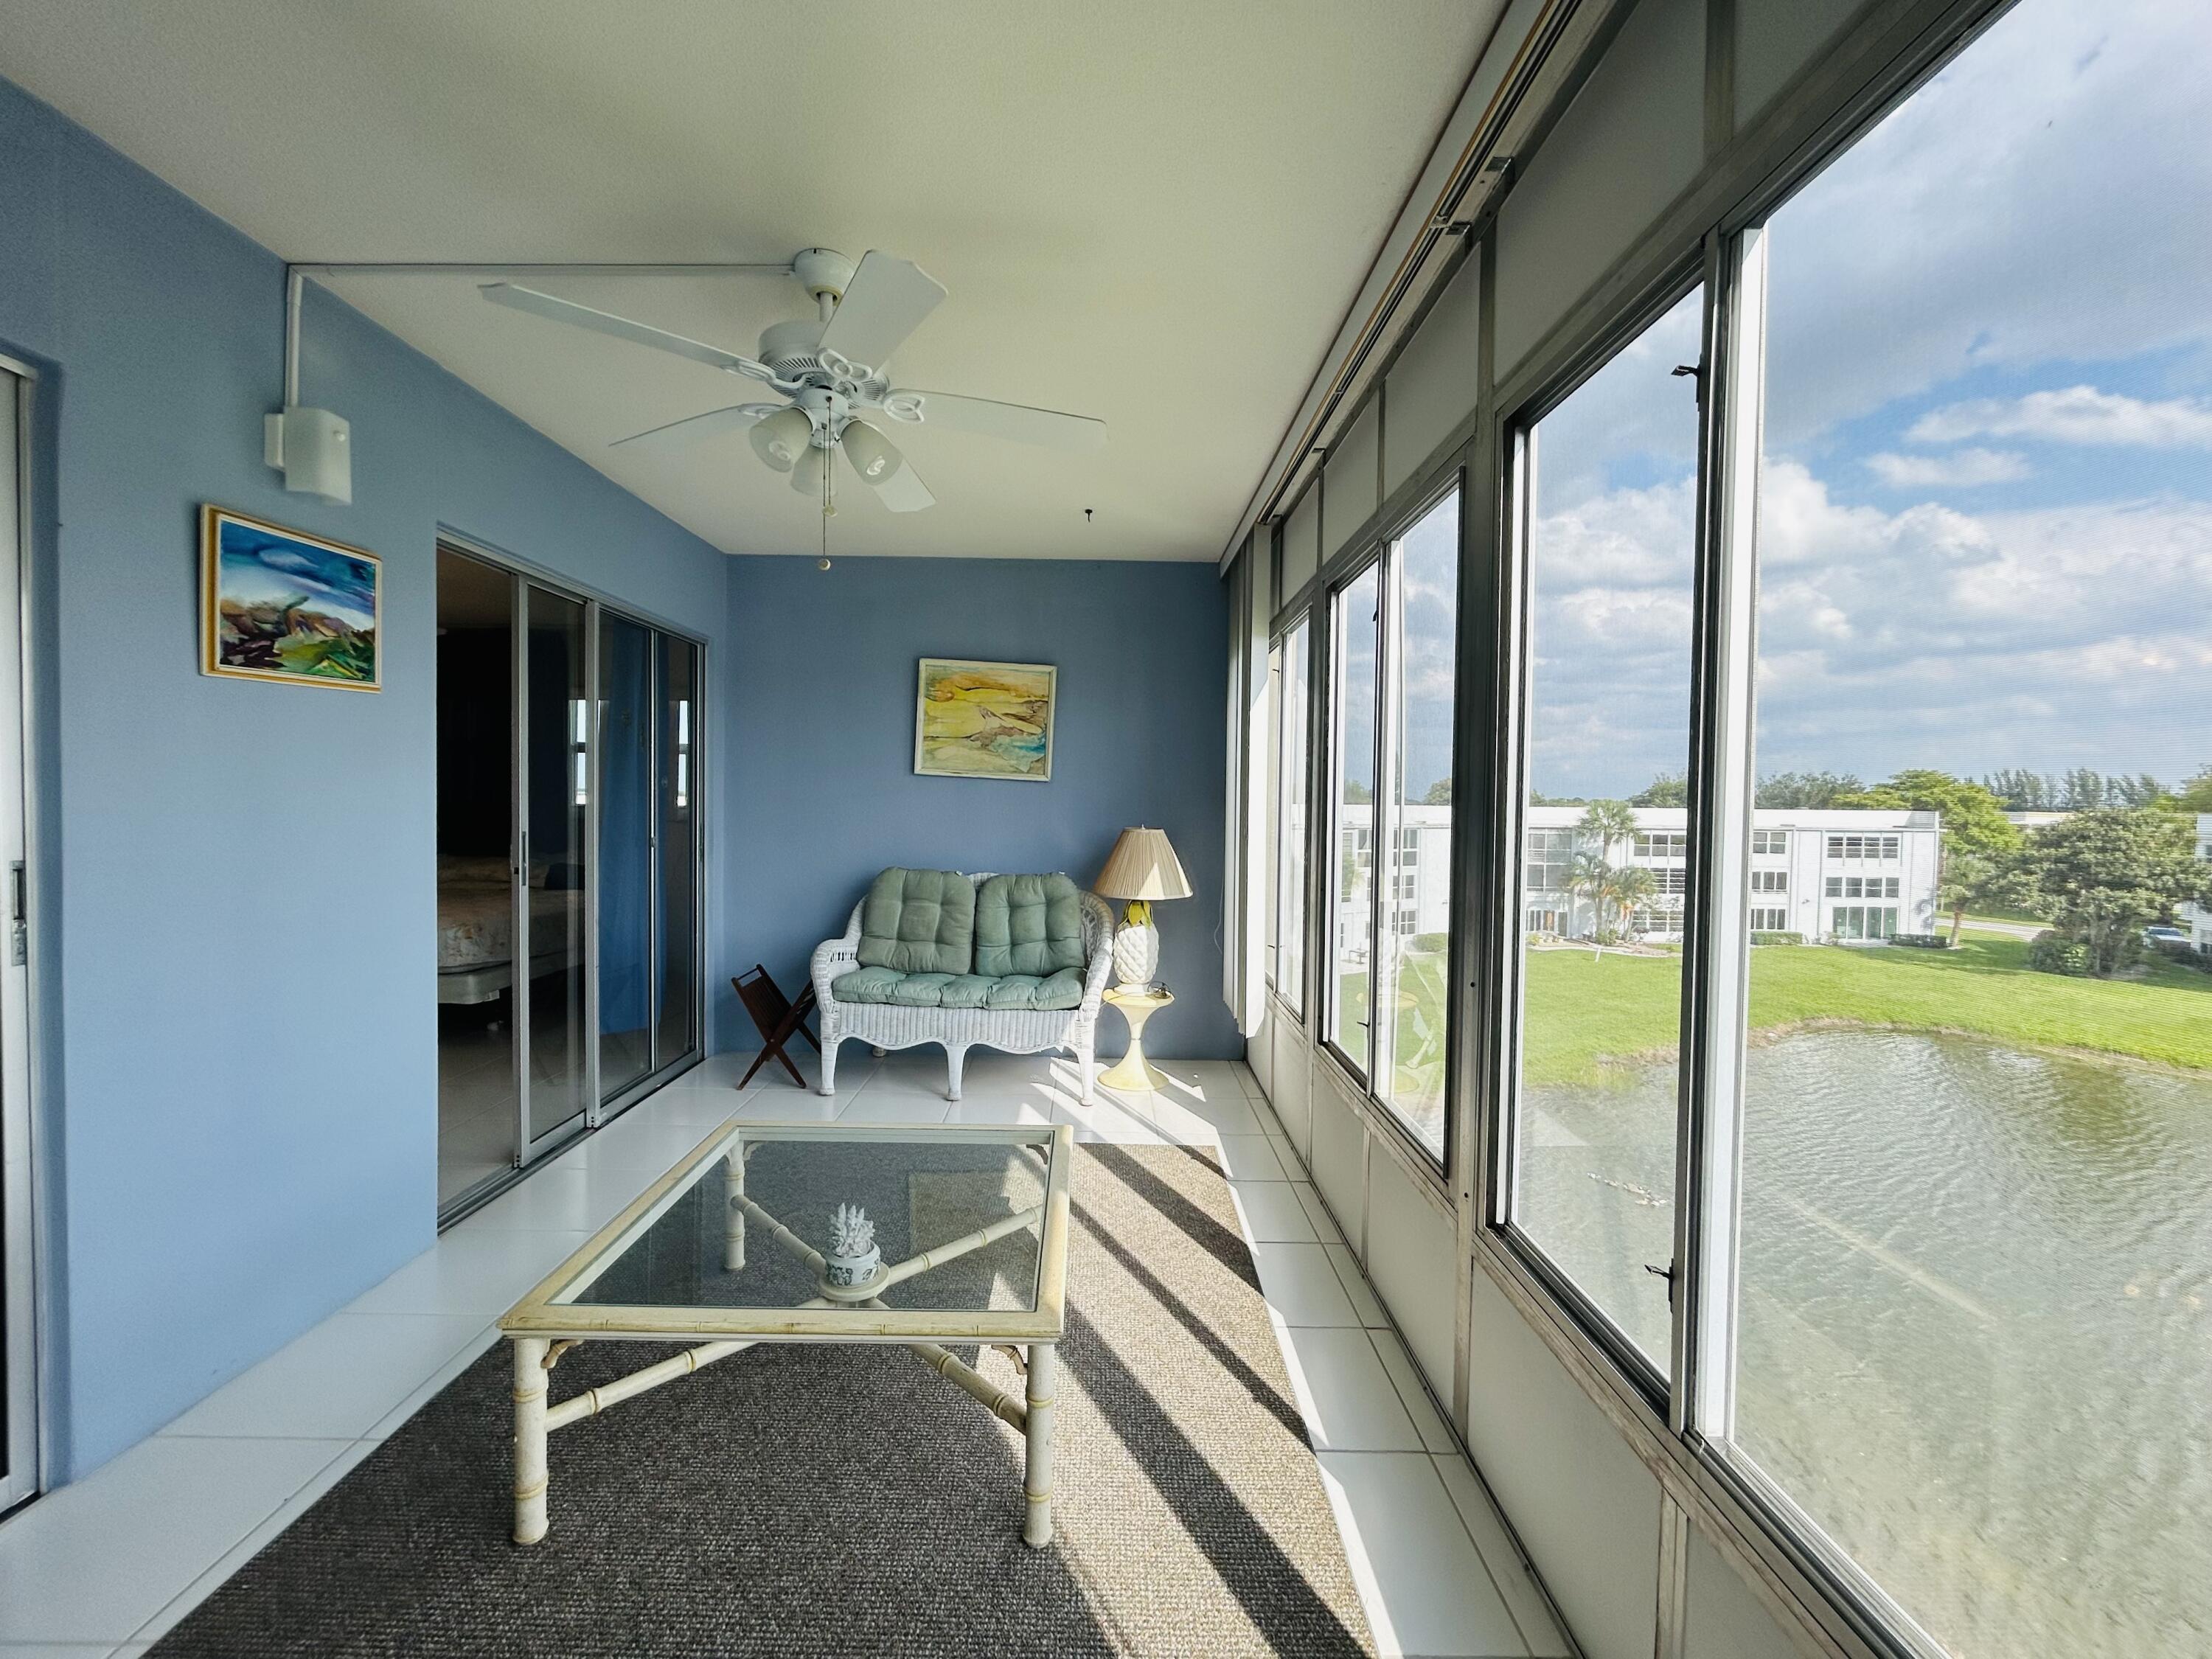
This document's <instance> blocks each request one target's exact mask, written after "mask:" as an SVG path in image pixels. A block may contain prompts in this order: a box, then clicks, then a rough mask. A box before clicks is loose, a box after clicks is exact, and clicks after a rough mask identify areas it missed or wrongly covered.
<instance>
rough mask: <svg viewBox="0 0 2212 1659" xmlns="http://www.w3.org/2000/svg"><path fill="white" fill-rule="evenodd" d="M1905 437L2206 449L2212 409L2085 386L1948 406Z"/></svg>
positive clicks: (2211, 442)
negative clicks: (2036, 440)
mask: <svg viewBox="0 0 2212 1659" xmlns="http://www.w3.org/2000/svg"><path fill="white" fill-rule="evenodd" d="M1906 436H1907V437H1910V438H1911V439H1912V440H1913V441H1915V442H1916V443H1923V444H1948V443H1956V442H1957V441H1959V440H1960V439H1961V438H1984V437H1988V438H2039V439H2042V440H2044V441H2046V442H2049V443H2060V444H2124V445H2129V446H2131V447H2138V448H2144V449H2212V403H2206V402H2204V401H2203V400H2200V399H2197V398H2164V399H2161V400H2160V401H2158V402H2148V401H2146V400H2145V399H2143V398H2127V397H2122V396H2120V395H2119V394H2118V393H2117V392H2100V391H2098V390H2097V388H2096V387H2094V386H2067V387H2065V388H2064V389H2063V390H2061V391H2057V392H2029V393H2028V394H2027V396H2026V397H2024V398H1975V399H1973V400H1972V401H1971V402H1968V403H1961V404H1946V405H1944V406H1943V407H1942V408H1941V409H1936V410H1929V412H1928V413H1927V414H1925V415H1923V416H1921V417H1920V418H1919V419H1918V420H1917V421H1915V422H1913V423H1912V430H1911V432H1909V433H1907V434H1906ZM1966 453H1971V454H1988V453H1989V452H1988V451H1986V450H1972V451H1968V452H1966ZM1876 459H1881V458H1879V457H1877V458H1876ZM1897 459H1906V458H1903V457H1899V458H1897ZM2014 459H2018V457H2015V458H2014ZM1869 465H1871V463H1869Z"/></svg>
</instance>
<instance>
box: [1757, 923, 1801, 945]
mask: <svg viewBox="0 0 2212 1659" xmlns="http://www.w3.org/2000/svg"><path fill="white" fill-rule="evenodd" d="M1751 942H1752V943H1753V945H1802V944H1803V943H1804V942H1805V935H1804V934H1802V933H1779V932H1777V931H1776V930H1774V929H1772V928H1766V927H1763V928H1760V929H1759V930H1758V931H1756V932H1754V933H1753V934H1752V936H1751Z"/></svg>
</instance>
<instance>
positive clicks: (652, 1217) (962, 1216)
mask: <svg viewBox="0 0 2212 1659" xmlns="http://www.w3.org/2000/svg"><path fill="white" fill-rule="evenodd" d="M1074 1141H1075V1132H1074V1130H1073V1128H1071V1127H1068V1126H1066V1125H1064V1124H1063V1125H1059V1126H1056V1127H1055V1126H1042V1125H1040V1126H1036V1127H1008V1128H999V1127H965V1126H962V1127H953V1126H951V1125H939V1126H929V1127H921V1126H916V1127H895V1126H891V1125H869V1126H867V1127H858V1126H854V1127H839V1126H837V1125H836V1124H829V1123H750V1122H738V1121H735V1120H732V1121H730V1122H728V1123H726V1124H724V1125H723V1126H722V1127H720V1128H719V1129H716V1130H714V1132H713V1133H711V1134H709V1135H708V1137H707V1138H706V1139H704V1140H702V1141H701V1142H700V1143H699V1145H698V1146H696V1148H695V1149H694V1150H693V1151H692V1152H690V1155H689V1156H687V1157H686V1158H684V1160H683V1161H682V1162H681V1163H679V1164H678V1165H677V1166H676V1167H675V1168H674V1169H673V1170H670V1171H669V1172H668V1173H667V1174H666V1175H665V1176H662V1177H661V1178H660V1179H659V1181H657V1182H654V1183H653V1185H652V1186H651V1187H650V1188H647V1190H646V1192H645V1194H643V1195H642V1196H641V1197H640V1198H639V1199H638V1200H637V1201H636V1202H635V1203H634V1204H632V1205H631V1206H629V1208H628V1209H627V1210H625V1211H623V1213H622V1214H621V1215H619V1216H617V1218H615V1219H614V1220H613V1221H611V1222H610V1223H609V1224H608V1225H606V1226H605V1227H604V1228H603V1229H601V1230H600V1231H599V1233H598V1234H597V1236H595V1237H593V1238H592V1240H591V1242H590V1243H587V1244H586V1245H585V1246H584V1247H583V1248H582V1249H580V1250H578V1251H577V1252H576V1253H575V1254H574V1255H572V1256H570V1257H569V1258H568V1260H567V1261H564V1262H562V1264H561V1265H560V1266H559V1267H556V1268H555V1269H554V1270H553V1272H552V1273H550V1274H549V1275H548V1276H547V1277H546V1278H545V1279H544V1280H543V1281H542V1282H541V1283H540V1284H539V1285H538V1287H537V1288H536V1289H535V1290H533V1291H531V1292H530V1293H529V1295H527V1296H526V1297H523V1299H522V1300H521V1301H520V1302H519V1303H517V1304H515V1306H514V1307H513V1309H512V1310H509V1311H508V1312H507V1315H506V1316H505V1317H503V1318H502V1319H501V1321H500V1322H499V1328H500V1330H501V1333H502V1334H504V1335H505V1336H506V1337H507V1340H509V1342H510V1343H512V1345H513V1364H514V1538H515V1541H516V1542H517V1543H519V1544H534V1543H536V1542H537V1541H538V1540H539V1539H541V1538H543V1537H544V1536H545V1529H546V1514H545V1489H546V1480H547V1462H546V1439H547V1437H548V1436H549V1435H550V1432H551V1431H553V1430H555V1429H558V1428H563V1427H566V1426H567V1425H568V1424H571V1423H574V1422H578V1421H580V1420H581V1419H584V1418H586V1417H590V1416H592V1415H594V1414H596V1413H599V1412H603V1411H605V1410H606V1409H607V1408H608V1407H611V1406H613V1405H615V1404H617V1402H619V1401H623V1400H627V1399H629V1397H630V1396H631V1395H637V1394H642V1393H643V1392H645V1390H647V1389H653V1388H658V1387H659V1385H660V1384H662V1383H669V1382H672V1381H674V1380H675V1379H676V1378H678V1377H679V1376H688V1375H690V1373H691V1372H693V1371H696V1370H698V1369H699V1368H700V1367H701V1366H702V1365H708V1364H714V1362H715V1361H716V1360H719V1359H726V1358H728V1357H729V1356H730V1355H732V1354H733V1353H738V1352H742V1351H743V1350H744V1349H746V1348H749V1347H751V1346H753V1345H754V1344H755V1343H757V1342H899V1343H903V1344H905V1345H906V1346H907V1347H908V1348H909V1349H911V1350H912V1351H913V1352H914V1353H915V1355H916V1357H918V1358H920V1359H921V1360H922V1362H923V1363H924V1364H927V1365H928V1366H929V1367H930V1369H932V1370H934V1371H936V1372H937V1373H938V1374H939V1376H943V1377H944V1378H945V1380H946V1381H948V1382H950V1383H955V1384H957V1386H958V1387H960V1388H962V1389H965V1390H966V1391H967V1392H968V1393H969V1394H970V1395H974V1396H975V1398H976V1399H977V1400H978V1401H981V1402H982V1404H983V1405H984V1406H985V1407H987V1408H989V1409H990V1410H991V1411H992V1412H993V1413H995V1414H996V1415H998V1416H999V1417H1000V1418H1002V1419H1005V1420H1006V1422H1007V1423H1010V1424H1012V1425H1013V1426H1014V1427H1015V1428H1018V1429H1020V1430H1021V1431H1023V1432H1024V1436H1025V1437H1026V1438H1027V1441H1028V1464H1027V1473H1026V1475H1025V1477H1024V1481H1023V1486H1024V1496H1025V1498H1026V1499H1027V1503H1026V1506H1025V1508H1026V1513H1025V1516H1024V1522H1023V1527H1022V1536H1023V1537H1024V1539H1025V1540H1026V1541H1028V1542H1029V1543H1030V1544H1032V1545H1037V1546H1042V1545H1044V1544H1047V1543H1048V1542H1050V1541H1051V1539H1052V1419H1053V1390H1054V1380H1055V1377H1056V1375H1057V1370H1058V1363H1057V1358H1056V1351H1055V1348H1054V1344H1055V1343H1057V1342H1058V1341H1059V1340H1060V1335H1061V1334H1062V1333H1063V1332H1064V1330H1065V1329H1066V1306H1065V1300H1066V1282H1067V1182H1068V1172H1069V1165H1070V1164H1071V1163H1072V1161H1073V1152H1074ZM854 1212H860V1214H858V1215H856V1214H855V1213H854ZM871 1235H872V1237H871ZM610 1340H611V1341H657V1342H667V1341H678V1342H684V1341H690V1342H696V1344H697V1346H694V1347H690V1348H687V1349H686V1350H685V1351H684V1352H682V1353H679V1354H677V1355H675V1356H673V1357H672V1358H667V1359H664V1360H661V1361H660V1362H659V1364H653V1365H647V1367H645V1368H644V1369H643V1370H637V1371H633V1372H631V1373H630V1374H629V1376H623V1377H620V1378H618V1379H617V1380H616V1381H614V1382H612V1383H602V1384H600V1385H599V1387H598V1388H596V1389H585V1390H584V1391H583V1392H581V1393H580V1394H577V1395H572V1396H570V1397H569V1398H568V1399H566V1400H562V1401H557V1402H549V1399H548V1395H549V1393H550V1382H551V1377H552V1373H553V1370H554V1367H555V1365H556V1364H557V1363H558V1362H559V1360H560V1358H561V1356H562V1354H563V1353H565V1352H568V1350H569V1349H570V1348H572V1347H574V1346H576V1345H577V1344H578V1343H580V1342H597V1341H610ZM948 1342H951V1343H959V1344H963V1345H965V1344H969V1343H976V1344H987V1345H992V1346H1006V1348H1007V1351H1008V1352H1009V1353H1011V1354H1012V1355H1013V1357H1014V1358H1015V1361H1016V1364H1017V1365H1018V1367H1019V1368H1020V1369H1021V1370H1023V1371H1024V1375H1025V1376H1026V1379H1027V1387H1026V1388H1025V1389H1024V1390H1023V1397H1021V1398H1019V1399H1017V1398H1016V1397H1015V1396H1014V1395H1010V1394H1008V1393H1007V1392H1006V1390H1005V1389H1001V1388H1000V1387H999V1385H998V1384H997V1383H994V1382H992V1381H991V1380H990V1379H989V1378H988V1377H986V1376H983V1375H981V1373H980V1372H978V1371H976V1370H975V1369H974V1368H973V1367H971V1366H969V1365H968V1364H964V1363H963V1361H961V1360H960V1359H959V1358H957V1356H955V1355H953V1354H951V1353H950V1352H947V1351H946V1350H945V1347H944V1346H943V1345H944V1344H945V1343H948ZM1017 1345H1018V1346H1017ZM1022 1347H1026V1349H1027V1351H1028V1352H1027V1358H1026V1360H1024V1358H1022V1355H1021V1352H1020V1349H1021V1348H1022Z"/></svg>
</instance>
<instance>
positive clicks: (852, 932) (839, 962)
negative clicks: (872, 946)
mask: <svg viewBox="0 0 2212 1659" xmlns="http://www.w3.org/2000/svg"><path fill="white" fill-rule="evenodd" d="M859 965H860V906H859V905H857V904H856V905H854V907H853V915H852V920H850V921H848V922H847V923H846V924H845V934H844V937H843V938H842V939H823V941H822V943H821V944H819V945H816V946H815V947H814V961H813V963H812V966H811V969H810V976H811V978H812V979H813V981H814V1000H815V1001H816V1002H817V1003H818V1004H819V1005H820V1006H822V1007H823V1008H825V1009H826V1008H827V1007H829V984H830V981H832V980H835V979H838V978H841V977H842V976H843V975H846V974H848V973H850V972H852V970H853V969H854V968H856V967H858V966H859Z"/></svg>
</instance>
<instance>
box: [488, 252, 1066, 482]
mask: <svg viewBox="0 0 2212 1659" xmlns="http://www.w3.org/2000/svg"><path fill="white" fill-rule="evenodd" d="M791 274H792V276H793V278H794V279H796V280H797V282H798V283H799V286H800V287H802V288H804V289H805V290H806V291H807V293H808V294H809V295H811V296H812V297H813V299H814V302H815V307H816V309H817V313H818V314H817V316H815V317H812V318H806V319H791V320H788V321H785V322H780V323H771V324H769V326H768V327H767V328H766V329H764V330H763V331H762V333H761V337H760V355H759V356H757V357H746V356H742V355H740V354H739V353H737V352H733V351H726V350H725V349H722V348H721V347H720V346H714V345H709V344H707V343H704V342H703V341H699V340H692V339H687V338H685V337H684V336H682V335H680V334H671V333H669V332H668V331H665V330H663V329H657V328H654V327H652V326H651V325H648V324H645V323H639V322H634V321H632V320H631V319H629V318H627V317H617V316H616V315H614V314H613V313H611V312H605V311H598V310H594V309H593V308H592V307H589V306H582V305H578V304H576V303H575V302H574V301H569V300H563V299H561V298H559V297H558V296H556V295H550V294H542V293H539V292H538V291H537V290H536V289H526V288H518V287H516V286H515V285H514V284H513V283H485V284H483V288H482V290H481V291H482V293H483V296H484V298H485V299H487V300H489V301H492V302H494V303H495V304H497V305H502V306H506V307H508V308H510V309H512V310H515V311H526V312H530V313H533V314H535V315H537V316H540V317H545V318H550V319H552V320H553V321H555V322H561V323H566V324H568V325H570V326H571V327H574V328H583V329H588V330H590V331H592V332H593V333H596V334H605V335H608V336H610V337H613V338H615V339H619V340H627V341H629V342H630V343H633V344H635V345H643V346H649V347H651V348H653V349H655V350H659V351H665V352H669V353H671V354H673V355H674V356H679V357H687V358H689V359H690V360H691V361H692V362H696V363H702V364H704V365H705V366H706V367H708V368H719V369H720V370H722V371H723V372H724V373H725V374H737V375H741V376H744V377H745V378H747V379H750V380H760V381H763V382H765V383H766V384H767V385H768V386H769V388H770V389H772V390H773V391H775V392H777V393H778V394H779V395H781V397H782V398H784V399H785V401H784V402H783V403H782V404H780V405H779V404H768V403H763V404H732V405H731V406H730V407H728V408H726V409H712V410H708V411H707V412H706V413H704V414H702V415H693V416H686V417H685V418H684V419H683V420H679V421H671V422H669V423H668V424H667V425H665V426H659V427H654V428H652V429H651V430H649V431H646V432H640V433H635V434H633V435H630V436H629V437H627V438H622V439H618V440H617V443H619V444H622V445H624V446H628V447H637V448H641V449H654V448H661V447H675V446H678V445H683V444H687V443H690V442H693V441H697V440H700V439H704V438H708V437H714V436H718V435H721V434H723V433H726V432H732V431H736V430H739V429H741V428H750V430H749V431H748V432H747V436H748V437H749V438H750V440H751V442H752V447H753V451H754V453H756V454H757V455H758V456H759V457H760V459H762V460H763V462H764V463H766V464H767V465H769V466H770V467H772V468H774V469H775V471H778V472H788V473H790V474H791V475H792V479H791V483H792V488H793V489H795V490H797V491H799V493H800V494H801V495H810V496H816V497H818V498H819V499H820V500H821V501H822V510H823V514H824V516H827V515H828V514H829V513H831V512H833V511H834V510H835V507H834V495H833V489H832V486H833V482H834V473H833V470H832V468H831V466H830V463H829V453H830V452H831V451H832V450H838V451H842V453H843V454H844V457H845V459H846V460H847V461H848V462H849V463H850V464H851V465H852V468H853V471H854V472H855V473H857V474H858V475H859V477H860V481H861V482H862V483H866V484H867V485H869V486H870V487H871V488H872V489H873V490H874V491H875V493H876V498H877V499H878V501H881V502H882V503H883V504H884V507H887V508H889V509H890V511H891V512H893V513H918V512H921V510H922V509H923V508H925V507H933V506H935V505H936V504H937V498H936V496H934V495H932V494H931V493H930V491H929V487H928V486H927V484H925V483H922V481H921V477H920V476H919V475H918V474H917V473H916V472H915V470H914V466H913V464H912V463H911V462H909V461H908V459H907V458H906V457H905V456H904V455H903V454H902V453H901V452H900V450H899V448H898V447H897V446H896V444H894V443H892V442H891V441H890V439H889V438H887V437H886V436H884V433H883V432H882V431H881V429H879V428H878V427H877V426H875V425H873V424H872V423H870V422H866V421H864V420H861V419H860V418H859V415H860V412H861V411H863V410H872V411H875V412H877V413H878V414H880V415H881V416H883V417H884V419H885V420H887V421H894V422H903V423H904V424H907V425H909V426H921V427H928V426H938V427H945V428H951V429H952V430H954V431H962V432H973V433H979V434H981V435H984V436H987V437H994V438H1003V439H1006V440H1010V441H1013V442H1016V443H1030V444H1040V445H1042V446H1045V447H1048V448H1054V449H1064V450H1070V451H1078V452H1083V451H1095V450H1097V449H1101V448H1103V447H1104V446H1105V442H1106V423H1105V422H1103V421H1097V420H1092V419H1091V418H1089V417H1088V416H1081V415H1067V414H1063V413H1061V412H1060V411H1059V410H1049V409H1031V408H1029V407H1027V406H1025V405H1024V404H1002V403H996V402H994V401H992V400H991V399H989V398H960V397H955V396H952V395H951V394H950V393H947V392H916V391H910V390H907V389H905V388H902V387H895V386H892V384H891V381H890V357H891V353H892V352H893V351H894V350H895V349H896V348H897V347H899V346H900V345H901V344H902V343H904V342H905V340H906V338H907V337H908V335H910V334H912V333H913V332H914V331H915V329H916V328H918V327H920V326H921V324H922V322H923V321H924V320H925V319H927V317H928V316H929V314H930V313H931V312H933V311H934V310H935V309H936V308H937V307H938V304H939V301H942V300H943V299H944V298H945V289H943V288H942V287H940V286H939V284H938V283H937V282H936V281H935V279H933V277H931V276H930V275H929V274H928V273H927V271H925V270H922V269H921V266H919V265H917V264H915V263H914V262H913V261H912V260H909V259H901V258H895V257H893V256H892V255H890V254H887V253H883V252H873V251H872V252H868V253H866V254H864V255H863V256H862V257H861V258H860V262H859V263H858V264H854V262H853V261H852V260H850V259H848V258H846V257H845V256H844V255H843V254H842V253H840V252H837V251H836V249H834V248H823V247H811V248H807V249H805V250H804V251H803V252H800V253H799V254H798V255H797V256H796V257H794V258H793V260H792V262H791Z"/></svg>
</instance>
